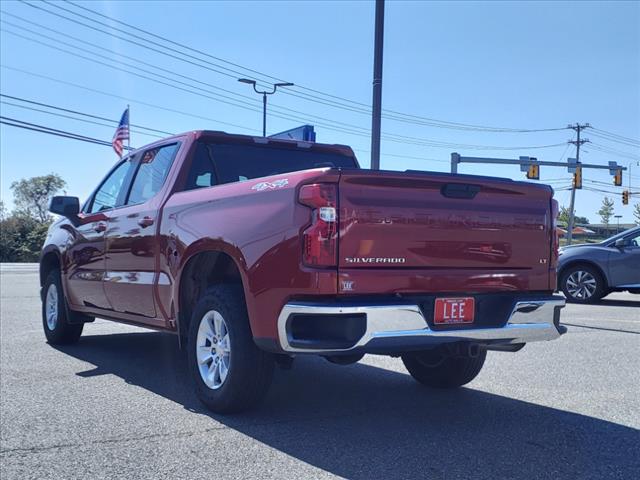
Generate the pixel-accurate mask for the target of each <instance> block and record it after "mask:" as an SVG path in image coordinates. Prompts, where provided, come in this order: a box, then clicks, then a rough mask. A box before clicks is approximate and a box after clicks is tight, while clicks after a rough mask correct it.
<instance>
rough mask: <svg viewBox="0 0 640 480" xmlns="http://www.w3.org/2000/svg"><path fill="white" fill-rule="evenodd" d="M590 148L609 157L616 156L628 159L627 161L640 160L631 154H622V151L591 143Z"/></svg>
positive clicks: (637, 156) (639, 156)
mask: <svg viewBox="0 0 640 480" xmlns="http://www.w3.org/2000/svg"><path fill="white" fill-rule="evenodd" d="M590 148H592V149H594V150H598V151H600V152H603V153H609V154H611V155H618V156H620V157H624V158H628V159H631V160H639V159H640V155H634V154H633V153H631V152H624V151H622V150H618V149H615V148H611V147H608V146H606V145H600V144H599V143H593V142H592V143H591V147H590Z"/></svg>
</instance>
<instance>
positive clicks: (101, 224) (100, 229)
mask: <svg viewBox="0 0 640 480" xmlns="http://www.w3.org/2000/svg"><path fill="white" fill-rule="evenodd" d="M93 229H94V230H95V231H96V232H98V233H102V232H104V231H105V230H106V229H107V224H106V223H104V222H98V224H97V225H96V226H95V227H93Z"/></svg>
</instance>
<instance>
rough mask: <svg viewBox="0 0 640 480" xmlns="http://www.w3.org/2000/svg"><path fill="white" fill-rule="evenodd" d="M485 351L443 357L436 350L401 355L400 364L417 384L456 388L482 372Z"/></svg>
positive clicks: (485, 356)
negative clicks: (402, 364)
mask: <svg viewBox="0 0 640 480" xmlns="http://www.w3.org/2000/svg"><path fill="white" fill-rule="evenodd" d="M486 358H487V351H486V350H485V349H483V348H481V349H479V350H478V354H477V355H476V356H471V355H469V353H468V352H467V353H464V354H458V355H455V356H447V357H445V356H443V354H442V353H441V351H439V350H438V349H434V350H426V351H423V352H413V353H408V354H405V355H402V362H403V363H404V366H405V367H406V368H407V370H408V371H409V373H410V374H411V376H412V377H413V378H414V379H415V380H417V381H418V382H420V383H422V384H423V385H426V386H428V387H433V388H458V387H461V386H462V385H466V384H467V383H469V382H470V381H471V380H473V379H474V378H476V377H477V376H478V374H479V373H480V370H482V366H483V365H484V361H485V359H486Z"/></svg>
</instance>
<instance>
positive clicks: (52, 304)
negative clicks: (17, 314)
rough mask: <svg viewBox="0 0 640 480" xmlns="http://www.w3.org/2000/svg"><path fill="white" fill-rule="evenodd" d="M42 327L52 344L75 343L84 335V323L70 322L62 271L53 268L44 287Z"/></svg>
mask: <svg viewBox="0 0 640 480" xmlns="http://www.w3.org/2000/svg"><path fill="white" fill-rule="evenodd" d="M43 292H44V297H43V299H42V327H43V328H44V335H45V336H46V337H47V341H48V342H49V343H50V344H51V345H64V344H69V343H75V342H77V341H78V339H79V338H80V335H82V329H83V327H84V324H83V323H69V316H68V313H69V312H68V310H67V305H66V300H65V298H64V291H63V290H62V281H61V280H60V271H59V270H52V271H51V272H49V275H47V279H46V280H45V282H44V287H43Z"/></svg>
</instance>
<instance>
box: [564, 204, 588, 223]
mask: <svg viewBox="0 0 640 480" xmlns="http://www.w3.org/2000/svg"><path fill="white" fill-rule="evenodd" d="M558 223H561V224H563V225H569V207H564V206H562V207H560V212H559V213H558ZM573 224H574V225H588V224H589V219H588V218H587V217H580V216H578V215H574V218H573Z"/></svg>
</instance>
